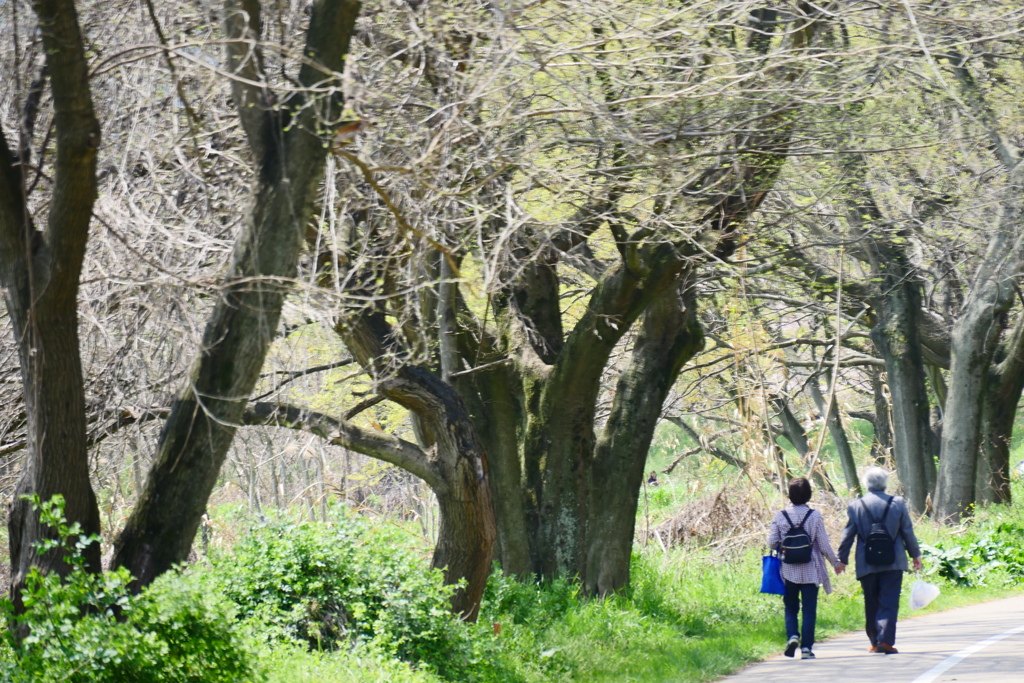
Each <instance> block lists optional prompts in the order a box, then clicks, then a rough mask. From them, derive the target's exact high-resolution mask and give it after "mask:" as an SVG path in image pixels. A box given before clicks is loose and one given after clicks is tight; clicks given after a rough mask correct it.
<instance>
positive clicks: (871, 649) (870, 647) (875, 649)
mask: <svg viewBox="0 0 1024 683" xmlns="http://www.w3.org/2000/svg"><path fill="white" fill-rule="evenodd" d="M868 652H874V653H878V654H880V653H881V652H882V651H881V650H879V649H878V646H877V645H868Z"/></svg>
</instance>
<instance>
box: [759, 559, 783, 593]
mask: <svg viewBox="0 0 1024 683" xmlns="http://www.w3.org/2000/svg"><path fill="white" fill-rule="evenodd" d="M761 592H762V593H770V594H772V595H785V594H786V583H785V581H783V580H782V560H781V559H780V558H779V555H778V553H776V552H770V553H768V554H767V555H765V556H764V557H762V558H761Z"/></svg>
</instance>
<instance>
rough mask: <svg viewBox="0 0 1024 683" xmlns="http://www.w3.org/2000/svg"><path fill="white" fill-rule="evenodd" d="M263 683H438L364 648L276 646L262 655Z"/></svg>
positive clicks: (438, 681) (419, 672) (423, 672)
mask: <svg viewBox="0 0 1024 683" xmlns="http://www.w3.org/2000/svg"><path fill="white" fill-rule="evenodd" d="M264 664H265V665H266V667H267V669H268V678H267V683H326V682H328V681H330V682H332V683H333V682H334V681H344V683H440V681H441V680H442V679H440V678H438V677H437V676H436V675H435V674H433V673H430V672H429V671H423V670H417V669H414V668H413V667H412V666H410V665H409V664H408V663H406V662H403V661H401V660H397V659H394V658H392V657H389V656H387V655H384V654H382V653H379V652H374V651H372V650H370V649H367V648H356V649H353V650H336V651H334V652H321V651H315V650H314V651H309V650H307V649H305V648H300V647H295V646H288V645H285V644H278V645H277V646H276V647H275V648H274V649H272V650H270V651H269V652H268V654H267V655H266V658H265V660H264Z"/></svg>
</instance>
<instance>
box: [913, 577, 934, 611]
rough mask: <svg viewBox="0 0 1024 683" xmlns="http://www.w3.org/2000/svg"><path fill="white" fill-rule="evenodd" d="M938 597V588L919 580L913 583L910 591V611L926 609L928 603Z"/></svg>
mask: <svg viewBox="0 0 1024 683" xmlns="http://www.w3.org/2000/svg"><path fill="white" fill-rule="evenodd" d="M937 597H939V587H938V586H933V585H932V584H930V583H925V582H924V581H922V580H921V579H918V580H917V581H915V582H914V587H913V588H912V589H911V591H910V609H921V608H923V607H927V606H928V603H929V602H931V601H932V600H934V599H935V598H937Z"/></svg>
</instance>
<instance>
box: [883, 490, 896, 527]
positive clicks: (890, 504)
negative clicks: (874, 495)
mask: <svg viewBox="0 0 1024 683" xmlns="http://www.w3.org/2000/svg"><path fill="white" fill-rule="evenodd" d="M895 499H896V496H889V502H888V503H886V504H885V512H883V513H882V519H881V521H883V522H884V521H885V518H886V516H887V515H888V514H889V508H891V507H892V501H894V500H895Z"/></svg>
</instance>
